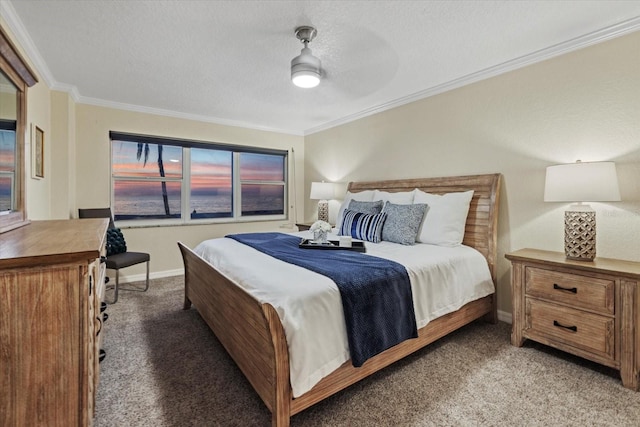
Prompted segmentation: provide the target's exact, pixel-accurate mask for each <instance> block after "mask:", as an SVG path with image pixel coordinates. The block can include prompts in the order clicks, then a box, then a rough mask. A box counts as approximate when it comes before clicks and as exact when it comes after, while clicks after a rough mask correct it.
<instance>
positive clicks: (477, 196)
mask: <svg viewBox="0 0 640 427" xmlns="http://www.w3.org/2000/svg"><path fill="white" fill-rule="evenodd" d="M501 177H502V176H501V175H500V174H499V173H494V174H486V175H466V176H447V177H440V178H418V179H397V180H387V181H368V182H350V183H349V186H348V187H347V190H348V191H350V192H352V193H355V192H358V191H364V190H374V189H378V190H382V191H388V192H392V193H395V192H398V191H411V190H413V189H414V188H418V189H420V190H422V191H424V192H426V193H433V194H444V193H453V192H460V191H468V190H473V191H474V193H473V199H471V205H470V207H469V215H468V216H467V223H466V227H465V230H464V240H463V241H462V243H463V244H465V245H467V246H471V247H473V248H476V249H477V250H478V251H480V252H481V253H482V254H483V255H484V257H485V258H486V259H487V262H488V263H489V270H490V271H491V277H492V278H493V282H494V283H496V259H497V240H498V206H499V201H500V183H501Z"/></svg>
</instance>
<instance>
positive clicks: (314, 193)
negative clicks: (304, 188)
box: [309, 182, 335, 200]
mask: <svg viewBox="0 0 640 427" xmlns="http://www.w3.org/2000/svg"><path fill="white" fill-rule="evenodd" d="M334 197H335V185H334V184H333V183H332V182H312V183H311V194H310V195H309V198H310V199H311V200H330V199H333V198H334Z"/></svg>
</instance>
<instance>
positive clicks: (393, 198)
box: [371, 190, 414, 205]
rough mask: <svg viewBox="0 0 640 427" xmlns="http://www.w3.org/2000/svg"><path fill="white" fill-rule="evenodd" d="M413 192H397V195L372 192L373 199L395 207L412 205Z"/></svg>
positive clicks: (378, 191) (377, 191) (386, 192)
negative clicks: (392, 204)
mask: <svg viewBox="0 0 640 427" xmlns="http://www.w3.org/2000/svg"><path fill="white" fill-rule="evenodd" d="M413 197H414V192H413V191H399V192H397V193H390V192H388V191H380V190H374V193H373V199H371V200H382V203H383V204H384V203H386V202H391V203H395V204H396V205H410V204H411V203H413Z"/></svg>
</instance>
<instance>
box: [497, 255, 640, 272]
mask: <svg viewBox="0 0 640 427" xmlns="http://www.w3.org/2000/svg"><path fill="white" fill-rule="evenodd" d="M505 257H506V258H507V259H508V260H511V261H522V262H537V263H540V264H546V265H553V266H560V267H571V268H573V269H574V270H580V271H590V272H597V273H612V274H616V275H624V276H628V277H632V278H634V279H640V262H635V261H625V260H620V259H613V258H602V257H596V258H595V259H594V260H593V261H574V260H569V259H567V258H566V256H565V254H564V253H563V252H554V251H545V250H542V249H528V248H527V249H520V250H517V251H515V252H511V253H508V254H506V255H505Z"/></svg>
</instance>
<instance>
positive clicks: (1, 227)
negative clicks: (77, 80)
mask: <svg viewBox="0 0 640 427" xmlns="http://www.w3.org/2000/svg"><path fill="white" fill-rule="evenodd" d="M37 81H38V80H37V79H36V77H35V74H34V73H33V71H31V69H30V68H29V66H28V65H27V64H26V63H25V61H24V60H23V59H22V57H21V56H20V54H19V53H18V50H17V49H16V48H15V46H14V45H13V44H12V43H11V41H10V40H9V37H8V36H7V35H6V33H5V32H4V30H3V29H2V27H0V233H4V232H5V231H9V230H13V229H14V228H17V227H21V226H23V225H26V224H28V223H29V221H28V219H27V212H26V210H25V192H24V188H25V180H26V176H25V170H26V163H25V156H24V153H25V150H24V147H25V141H24V139H25V134H26V131H25V130H26V122H27V88H28V87H30V86H33V85H34V84H36V82H37Z"/></svg>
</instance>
